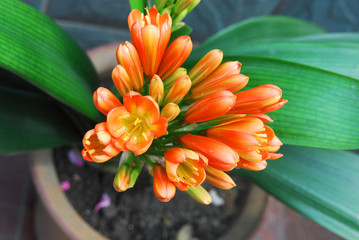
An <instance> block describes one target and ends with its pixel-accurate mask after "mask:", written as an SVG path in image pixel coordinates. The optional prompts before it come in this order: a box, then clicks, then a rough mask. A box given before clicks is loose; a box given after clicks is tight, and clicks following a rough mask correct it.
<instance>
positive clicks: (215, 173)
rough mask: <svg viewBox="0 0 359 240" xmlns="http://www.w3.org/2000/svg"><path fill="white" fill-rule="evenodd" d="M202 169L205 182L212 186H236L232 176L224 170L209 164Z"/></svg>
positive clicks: (227, 187) (223, 187)
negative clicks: (204, 173) (204, 172)
mask: <svg viewBox="0 0 359 240" xmlns="http://www.w3.org/2000/svg"><path fill="white" fill-rule="evenodd" d="M204 170H205V171H206V182H208V183H210V184H212V185H213V186H215V187H218V188H221V189H231V188H233V187H235V186H236V184H235V183H234V182H233V180H232V178H231V177H230V176H229V175H228V174H226V173H225V172H223V171H221V170H218V169H216V168H214V167H211V166H207V167H206V168H205V169H204Z"/></svg>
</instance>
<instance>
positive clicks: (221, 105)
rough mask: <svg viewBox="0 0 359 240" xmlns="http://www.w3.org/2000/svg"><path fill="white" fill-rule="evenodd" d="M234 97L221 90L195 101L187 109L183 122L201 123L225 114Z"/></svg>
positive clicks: (234, 99) (233, 101)
mask: <svg viewBox="0 0 359 240" xmlns="http://www.w3.org/2000/svg"><path fill="white" fill-rule="evenodd" d="M235 101H236V96H234V95H233V94H232V93H231V92H229V91H226V90H222V91H218V92H215V93H212V94H211V95H209V96H207V97H205V98H203V99H201V100H199V101H197V102H196V103H195V104H194V105H193V106H192V107H190V108H189V109H188V111H187V112H186V115H185V121H186V122H188V123H196V122H203V121H207V120H211V119H213V118H216V117H219V116H221V115H223V114H226V113H227V112H228V111H229V110H230V109H231V108H232V106H233V105H234V103H235Z"/></svg>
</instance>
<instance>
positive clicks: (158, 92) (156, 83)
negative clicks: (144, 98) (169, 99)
mask: <svg viewBox="0 0 359 240" xmlns="http://www.w3.org/2000/svg"><path fill="white" fill-rule="evenodd" d="M163 92H164V89H163V82H162V80H161V78H160V77H159V76H157V75H156V74H155V75H153V77H152V79H151V83H150V96H151V97H152V98H153V99H154V100H155V101H156V102H157V103H158V104H161V103H162V100H163Z"/></svg>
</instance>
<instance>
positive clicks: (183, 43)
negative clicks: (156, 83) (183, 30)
mask: <svg viewBox="0 0 359 240" xmlns="http://www.w3.org/2000/svg"><path fill="white" fill-rule="evenodd" d="M191 51H192V41H191V38H190V37H189V36H180V37H178V38H177V39H176V40H174V41H173V43H172V44H171V45H170V46H169V47H168V49H167V50H166V52H165V54H164V56H163V59H162V63H161V65H160V68H159V69H158V73H157V74H158V75H159V76H160V77H161V78H163V79H165V78H167V77H169V76H170V75H171V74H172V73H173V72H174V71H175V70H176V69H178V68H179V67H180V66H181V65H182V64H183V63H184V61H186V59H187V58H188V56H189V54H190V53H191Z"/></svg>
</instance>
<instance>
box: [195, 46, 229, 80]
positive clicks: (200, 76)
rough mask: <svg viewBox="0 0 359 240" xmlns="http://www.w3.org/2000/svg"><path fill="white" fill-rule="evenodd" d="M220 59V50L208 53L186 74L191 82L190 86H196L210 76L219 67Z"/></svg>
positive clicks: (221, 56)
mask: <svg viewBox="0 0 359 240" xmlns="http://www.w3.org/2000/svg"><path fill="white" fill-rule="evenodd" d="M222 59H223V52H222V51H221V50H218V49H215V50H211V51H209V52H208V53H207V54H206V55H205V56H204V57H203V58H202V59H201V60H199V61H198V63H197V64H196V65H195V66H194V67H193V68H192V70H191V71H190V72H189V74H188V76H189V78H190V79H191V81H192V86H196V85H197V84H199V83H200V82H202V81H203V80H204V79H205V78H206V77H207V76H208V75H210V74H211V73H212V72H213V71H214V70H215V69H216V68H217V67H218V66H219V64H220V63H221V62H222Z"/></svg>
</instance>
